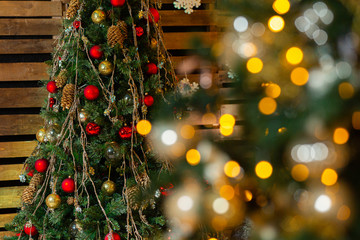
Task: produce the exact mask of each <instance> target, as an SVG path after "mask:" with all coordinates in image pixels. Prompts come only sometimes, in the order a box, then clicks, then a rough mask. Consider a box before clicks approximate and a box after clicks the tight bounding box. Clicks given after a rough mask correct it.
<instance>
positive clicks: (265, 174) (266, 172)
mask: <svg viewBox="0 0 360 240" xmlns="http://www.w3.org/2000/svg"><path fill="white" fill-rule="evenodd" d="M272 172H273V167H272V166H271V164H270V163H269V162H267V161H261V162H259V163H258V164H256V166H255V173H256V175H257V176H258V177H259V178H261V179H266V178H269V177H270V176H271V174H272Z"/></svg>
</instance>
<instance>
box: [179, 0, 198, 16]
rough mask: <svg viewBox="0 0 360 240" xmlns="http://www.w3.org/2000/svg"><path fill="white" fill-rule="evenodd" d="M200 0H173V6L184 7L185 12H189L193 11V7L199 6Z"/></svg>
mask: <svg viewBox="0 0 360 240" xmlns="http://www.w3.org/2000/svg"><path fill="white" fill-rule="evenodd" d="M200 5H201V0H175V2H174V7H175V8H177V9H181V8H183V9H185V13H187V14H191V13H192V12H194V10H193V8H194V7H196V8H198V7H200Z"/></svg>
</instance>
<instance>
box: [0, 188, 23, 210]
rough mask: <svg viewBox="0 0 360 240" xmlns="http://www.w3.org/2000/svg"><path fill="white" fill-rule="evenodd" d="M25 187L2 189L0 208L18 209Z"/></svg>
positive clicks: (0, 191)
mask: <svg viewBox="0 0 360 240" xmlns="http://www.w3.org/2000/svg"><path fill="white" fill-rule="evenodd" d="M24 188H25V186H18V187H3V188H0V208H17V207H19V206H20V196H21V194H22V192H23V191H24Z"/></svg>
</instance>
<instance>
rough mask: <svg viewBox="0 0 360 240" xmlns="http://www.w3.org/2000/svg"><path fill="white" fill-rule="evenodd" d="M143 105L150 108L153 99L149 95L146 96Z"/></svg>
mask: <svg viewBox="0 0 360 240" xmlns="http://www.w3.org/2000/svg"><path fill="white" fill-rule="evenodd" d="M144 103H145V105H146V106H147V107H150V106H152V105H153V104H154V98H153V97H152V96H150V95H146V96H145V98H144Z"/></svg>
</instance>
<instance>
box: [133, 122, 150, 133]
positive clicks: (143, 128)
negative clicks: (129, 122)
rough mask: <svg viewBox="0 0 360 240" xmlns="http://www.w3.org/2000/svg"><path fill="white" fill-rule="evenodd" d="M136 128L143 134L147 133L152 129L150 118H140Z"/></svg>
mask: <svg viewBox="0 0 360 240" xmlns="http://www.w3.org/2000/svg"><path fill="white" fill-rule="evenodd" d="M136 130H137V132H138V133H139V134H141V135H147V134H149V133H150V131H151V123H150V122H149V121H148V120H140V121H139V122H138V124H137V125H136Z"/></svg>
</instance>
